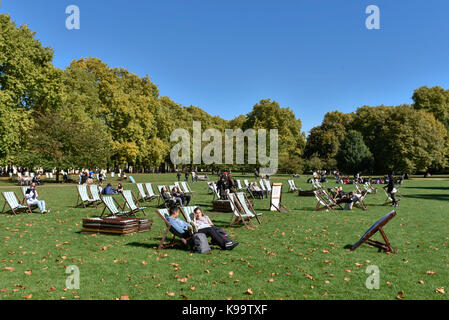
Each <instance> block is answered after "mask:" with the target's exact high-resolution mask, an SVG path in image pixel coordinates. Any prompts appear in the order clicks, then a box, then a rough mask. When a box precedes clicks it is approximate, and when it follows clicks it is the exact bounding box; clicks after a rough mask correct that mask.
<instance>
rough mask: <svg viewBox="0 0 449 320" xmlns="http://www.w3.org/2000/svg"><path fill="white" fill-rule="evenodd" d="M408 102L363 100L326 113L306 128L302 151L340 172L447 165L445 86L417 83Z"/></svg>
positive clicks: (448, 96)
mask: <svg viewBox="0 0 449 320" xmlns="http://www.w3.org/2000/svg"><path fill="white" fill-rule="evenodd" d="M413 100H414V104H413V105H401V106H396V107H393V106H378V107H369V106H363V107H361V108H358V109H357V111H356V112H354V113H350V114H344V113H341V112H338V111H334V112H330V113H327V114H326V115H325V117H324V120H323V122H322V124H321V125H320V126H318V127H315V128H313V129H312V130H311V133H310V136H309V137H308V139H307V145H306V148H305V156H306V157H308V158H314V157H315V158H318V159H320V160H321V161H322V163H325V164H327V165H329V164H330V165H331V166H333V167H334V168H339V169H340V170H343V171H345V172H347V173H348V172H349V173H353V172H357V171H363V172H391V171H396V172H417V171H420V172H421V171H426V170H429V169H430V170H441V169H442V168H445V167H447V164H448V162H447V158H448V155H449V149H448V146H449V144H448V139H447V138H448V129H449V117H446V116H445V113H444V112H443V111H442V110H446V111H445V112H446V114H447V113H448V112H449V105H448V101H449V91H445V90H444V89H442V88H440V87H434V88H427V87H422V88H420V89H417V90H416V91H415V93H414V95H413Z"/></svg>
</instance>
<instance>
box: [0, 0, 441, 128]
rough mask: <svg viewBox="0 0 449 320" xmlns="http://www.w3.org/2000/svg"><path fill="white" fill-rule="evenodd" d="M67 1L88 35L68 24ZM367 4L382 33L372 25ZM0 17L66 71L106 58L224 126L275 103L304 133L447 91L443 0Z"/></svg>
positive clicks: (138, 5) (7, 6)
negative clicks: (78, 62)
mask: <svg viewBox="0 0 449 320" xmlns="http://www.w3.org/2000/svg"><path fill="white" fill-rule="evenodd" d="M71 4H74V5H78V6H79V8H80V10H81V29H80V30H74V31H69V30H67V29H66V28H65V20H66V17H67V15H66V13H65V9H66V7H67V6H68V5H71ZM371 4H374V5H377V6H379V8H380V10H381V30H367V29H366V28H365V19H366V18H367V16H368V15H367V14H366V13H365V9H366V7H367V6H368V5H371ZM0 12H1V13H9V14H10V15H11V16H12V18H13V20H14V21H15V22H16V23H17V24H22V23H25V24H28V25H29V27H30V28H31V29H32V30H34V31H36V32H37V38H39V39H40V40H41V41H42V43H43V44H44V45H46V46H51V47H53V48H54V50H55V59H54V64H55V65H56V66H57V67H59V68H64V67H65V66H67V65H68V64H69V63H70V61H71V60H73V59H78V58H80V57H89V56H93V57H98V58H100V59H102V60H103V61H104V62H106V63H107V64H108V65H109V66H111V67H119V66H120V67H124V68H127V69H128V70H130V71H131V72H134V73H137V74H139V75H141V76H144V75H146V74H149V75H150V77H151V79H152V81H153V82H154V83H156V84H157V85H158V87H159V89H160V92H161V95H166V96H169V97H170V98H172V99H173V100H174V101H176V102H178V103H180V104H182V105H196V106H199V107H201V108H203V109H204V110H206V111H207V112H209V113H211V114H212V115H219V116H221V117H223V118H225V119H228V120H229V119H232V118H234V117H235V116H237V115H240V114H246V113H248V112H249V111H250V110H251V109H252V107H253V105H254V104H255V103H257V102H258V101H259V100H260V99H263V98H271V99H274V100H276V101H278V102H279V103H280V104H281V106H283V107H287V106H288V107H290V108H292V109H293V110H294V111H295V113H296V115H297V117H298V118H300V119H301V120H302V121H303V129H304V131H306V132H308V131H309V130H310V129H311V128H312V127H314V126H317V125H319V124H320V123H321V121H322V119H323V116H324V114H325V113H326V112H329V111H333V110H340V111H343V112H352V111H354V110H355V109H356V108H357V107H359V106H362V105H380V104H386V105H398V104H401V103H411V96H412V94H413V90H414V89H416V88H418V87H420V86H423V85H427V86H434V85H440V86H442V87H444V88H449V76H448V75H449V41H448V39H449V38H448V37H449V1H447V0H370V1H365V0H332V1H331V0H292V1H290V0H279V1H265V0H257V1H254V0H239V1H236V0H227V1H217V0H157V1H156V0H134V1H133V0H129V1H125V0H108V1H106V0H89V1H87V0H70V1H66V0H45V1H36V0H2V1H1V7H0Z"/></svg>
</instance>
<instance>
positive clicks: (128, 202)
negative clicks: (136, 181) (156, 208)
mask: <svg viewBox="0 0 449 320" xmlns="http://www.w3.org/2000/svg"><path fill="white" fill-rule="evenodd" d="M125 194H129V195H130V197H129V199H128V198H127V197H126V196H125ZM122 196H123V198H124V199H125V203H124V204H123V208H122V211H125V208H126V206H128V208H129V210H130V214H133V215H134V216H135V217H137V215H136V213H138V212H140V211H142V213H143V215H144V216H146V213H145V209H147V207H141V206H140V203H139V200H137V198H136V197H135V196H134V193H133V192H132V191H131V190H123V192H122ZM128 200H129V201H128ZM131 200H132V201H134V202H133V203H131ZM132 207H135V209H133V208H132Z"/></svg>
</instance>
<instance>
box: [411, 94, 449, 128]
mask: <svg viewBox="0 0 449 320" xmlns="http://www.w3.org/2000/svg"><path fill="white" fill-rule="evenodd" d="M412 98H413V101H414V104H413V108H415V109H416V110H424V111H427V112H429V113H431V114H433V115H434V117H435V118H436V119H437V120H439V121H441V122H442V123H443V124H444V125H445V126H446V129H448V130H449V90H444V89H443V88H442V87H439V86H436V87H432V88H428V87H421V88H419V89H416V90H415V92H414V93H413V97H412Z"/></svg>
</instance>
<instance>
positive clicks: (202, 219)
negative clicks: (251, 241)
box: [193, 207, 228, 244]
mask: <svg viewBox="0 0 449 320" xmlns="http://www.w3.org/2000/svg"><path fill="white" fill-rule="evenodd" d="M193 214H194V220H193V222H194V223H195V225H196V227H197V230H201V229H204V228H213V229H215V230H216V231H217V232H218V233H219V234H221V235H222V236H223V237H225V238H228V235H227V234H226V232H224V231H223V230H222V229H221V228H219V227H217V226H215V225H214V224H213V222H212V221H211V220H210V218H209V217H208V216H206V215H204V213H203V211H202V210H201V208H200V207H197V208H196V209H195V210H194V211H193ZM212 244H217V243H214V241H213V240H212Z"/></svg>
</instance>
